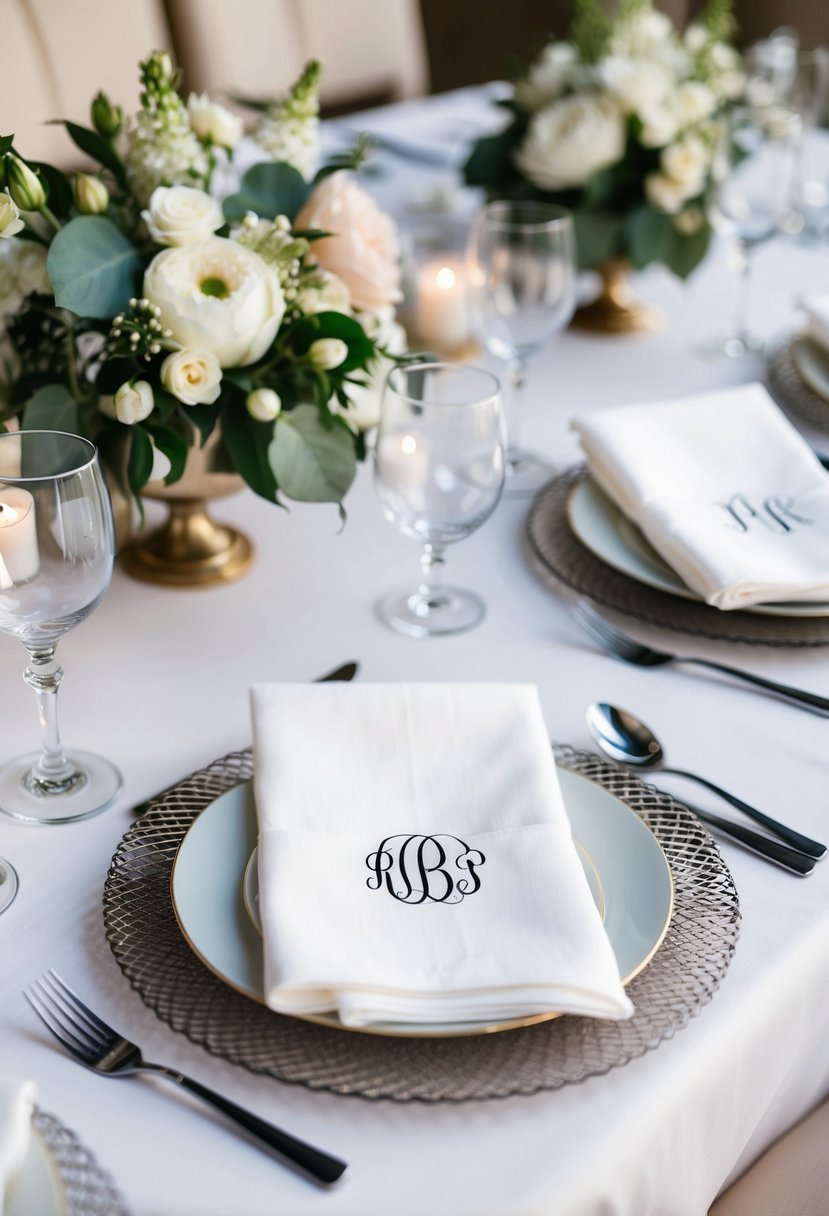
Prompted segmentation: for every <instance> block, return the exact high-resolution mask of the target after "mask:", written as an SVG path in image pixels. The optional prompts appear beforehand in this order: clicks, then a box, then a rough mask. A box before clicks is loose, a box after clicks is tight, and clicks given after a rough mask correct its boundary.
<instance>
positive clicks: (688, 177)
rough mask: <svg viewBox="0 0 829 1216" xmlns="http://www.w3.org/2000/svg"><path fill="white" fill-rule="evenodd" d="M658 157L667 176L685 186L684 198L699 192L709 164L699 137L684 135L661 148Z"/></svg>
mask: <svg viewBox="0 0 829 1216" xmlns="http://www.w3.org/2000/svg"><path fill="white" fill-rule="evenodd" d="M660 159H661V162H662V168H663V170H664V172H665V173H666V174H667V176H668V177H670V178H672V179H673V180H674V181H675V182H677V183H679V184H681V185H683V186H685V187H686V198H687V197H690V196H691V195H692V194H698V193H699V192H700V190H701V189H702V187H703V184H704V182H705V175H706V173H707V172H708V169H709V167H710V164H711V157H710V154H709V152H708V149H707V148H706V146H705V144H704V143H703V142H702V140H701V139H695V138H694V136H692V135H689V136H686V138H685V139H680V140H678V141H677V142H676V143H675V144H670V145H669V146H668V147H667V148H665V149H663V152H662V156H661V158H660Z"/></svg>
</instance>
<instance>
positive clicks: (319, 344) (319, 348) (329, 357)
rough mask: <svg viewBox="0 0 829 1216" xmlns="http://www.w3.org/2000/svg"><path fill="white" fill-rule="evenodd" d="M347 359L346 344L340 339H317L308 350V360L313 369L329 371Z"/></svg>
mask: <svg viewBox="0 0 829 1216" xmlns="http://www.w3.org/2000/svg"><path fill="white" fill-rule="evenodd" d="M347 357H348V343H346V342H343V340H342V338H317V340H316V342H312V343H311V345H310V347H309V348H308V358H309V359H310V360H311V362H312V363H313V365H314V367H319V368H321V369H322V370H323V371H330V370H331V369H332V368H334V367H339V366H340V364H341V363H342V362H343V360H344V359H346V358H347Z"/></svg>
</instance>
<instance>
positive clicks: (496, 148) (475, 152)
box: [463, 121, 526, 189]
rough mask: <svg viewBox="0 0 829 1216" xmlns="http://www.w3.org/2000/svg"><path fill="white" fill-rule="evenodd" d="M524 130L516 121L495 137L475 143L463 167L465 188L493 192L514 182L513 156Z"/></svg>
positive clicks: (524, 125)
mask: <svg viewBox="0 0 829 1216" xmlns="http://www.w3.org/2000/svg"><path fill="white" fill-rule="evenodd" d="M525 129H526V124H524V123H522V122H520V121H516V122H514V123H512V124H511V125H510V126H509V127H507V128H506V129H505V130H504V131H501V133H500V134H499V135H488V136H486V137H485V138H484V139H479V140H478V142H477V143H476V144H475V145H474V147H473V148H472V151H471V153H470V154H469V157H468V159H467V161H466V164H465V165H464V167H463V173H464V177H465V178H466V182H467V185H469V186H487V187H488V188H490V189H492V188H494V189H497V188H498V187H499V186H503V185H506V184H507V183H509V182H510V180H511V179H514V178H515V172H516V171H515V165H514V163H513V156H514V154H515V151H516V149H517V148H518V145H519V144H520V142H521V140H522V138H523V135H524V130H525Z"/></svg>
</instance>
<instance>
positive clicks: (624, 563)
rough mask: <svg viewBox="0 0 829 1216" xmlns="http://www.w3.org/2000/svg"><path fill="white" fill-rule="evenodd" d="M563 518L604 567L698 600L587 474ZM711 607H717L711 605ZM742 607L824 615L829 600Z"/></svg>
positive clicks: (828, 613) (793, 614)
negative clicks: (826, 601) (565, 517)
mask: <svg viewBox="0 0 829 1216" xmlns="http://www.w3.org/2000/svg"><path fill="white" fill-rule="evenodd" d="M567 519H568V522H569V524H570V527H571V529H572V531H573V532H574V533H575V535H576V536H577V537H578V539H579V540H580V541H581V543H582V544H583V545H584V546H585V547H586V548H587V549H589V550H590V552H591V553H593V554H594V555H595V556H596V557H598V558H599V560H600V561H602V562H604V563H605V565H607V566H610V567H612V569H614V570H618V571H619V573H620V574H626V575H627V576H628V578H632V579H635V581H636V582H637V583H642V584H644V585H645V586H646V587H653V588H655V589H656V590H657V591H665V592H667V593H668V594H669V595H675V596H678V597H680V598H681V599H685V600H694V601H695V602H696V603H699V604H702V603H704V600H703V599H702V596H700V595H697V593H696V592H695V591H692V590H691V589H690V587H687V586H686V585H685V583H683V581H682V579H681V578H680V577H679V575H678V574H677V573H676V571H674V570H672V569H671V567H670V566H669V565H668V564H667V562H665V561H664V560H663V559H662V558H661V557H660V556H659V554H658V553H657V552H656V550H655V549H654V548H653V546H652V545H651V544H650V542H649V541H648V540H647V538H646V537H645V536H644V534H643V533H642V532H641V531H640V529H639V528H637V527H636V524H634V523H633V522H632V521H631V520H629V519H628V518H627V516H626V515H625V514H624V512H623V511H622V510H620V508H619V507H617V506H616V504H615V502H613V500H612V499H611V498H609V497H608V496H607V494H605V493H604V491H603V490H602V489H601V488H600V487H599V486H598V485H597V484H596V482H595V481H593V480H592V478H590V477H585V478H584V479H583V480H582V481H580V482H579V483H578V485H576V486H575V487H574V488H573V490H572V492H571V494H570V497H569V499H568V501H567ZM713 611H717V610H716V609H714V610H713ZM742 611H745V612H751V613H755V614H757V615H760V616H781V617H827V616H829V603H819V602H805V601H803V602H800V601H798V602H786V603H779V604H754V605H753V606H752V607H750V608H745V609H743V610H742Z"/></svg>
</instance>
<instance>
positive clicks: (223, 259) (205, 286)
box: [144, 236, 285, 367]
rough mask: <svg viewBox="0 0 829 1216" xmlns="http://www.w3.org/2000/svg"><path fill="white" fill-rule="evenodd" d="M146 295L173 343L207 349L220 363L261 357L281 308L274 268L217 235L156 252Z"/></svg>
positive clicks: (225, 364) (236, 363)
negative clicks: (153, 305) (157, 309)
mask: <svg viewBox="0 0 829 1216" xmlns="http://www.w3.org/2000/svg"><path fill="white" fill-rule="evenodd" d="M144 295H145V296H146V297H147V299H148V300H149V301H150V303H152V304H155V305H156V306H157V307H158V308H159V309H160V310H161V312H160V316H159V320H160V321H161V324H162V326H163V327H164V329H169V330H170V331H171V334H172V339H173V341H174V342H176V343H178V344H179V345H180V346H185V347H192V348H195V349H197V350H202V351H205V350H207V351H210V352H211V353H212V354H213V355H215V357H216V359H217V360H218V362H219V364H220V365H221V366H222V367H244V366H246V365H247V364H248V363H255V362H256V360H257V359H260V358H261V357H262V355H264V353H265V351H266V350H267V349H268V347H269V346H270V344H271V342H273V340H274V337H275V336H276V331H277V330H278V329H279V326H280V324H281V322H282V317H283V316H284V313H285V299H284V297H283V295H282V288H281V287H280V286H279V280H278V278H277V277H276V273H275V272H274V270H273V269H272V268H271V267H270V266H268V265H267V263H265V262H264V261H263V260H262V258H260V257H259V254H258V253H254V251H253V250H252V249H247V248H246V247H245V246H244V245H240V244H239V243H238V242H237V241H229V240H226V239H225V238H224V237H218V236H214V237H211V238H210V240H208V241H201V242H199V243H198V244H195V245H183V246H182V247H181V248H179V249H165V250H164V252H163V253H159V254H156V256H155V257H154V258H153V260H152V262H150V265H149V266H148V267H147V273H146V274H145V276H144Z"/></svg>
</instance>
